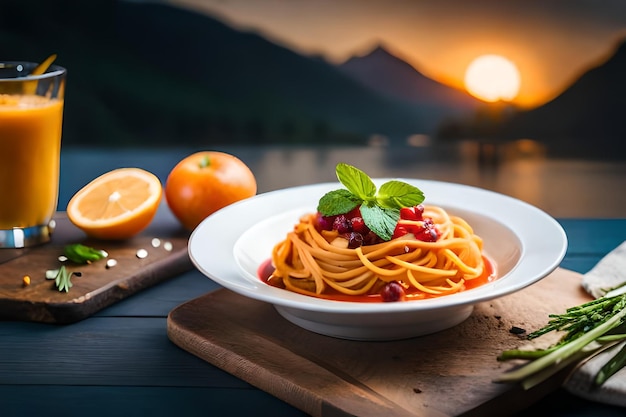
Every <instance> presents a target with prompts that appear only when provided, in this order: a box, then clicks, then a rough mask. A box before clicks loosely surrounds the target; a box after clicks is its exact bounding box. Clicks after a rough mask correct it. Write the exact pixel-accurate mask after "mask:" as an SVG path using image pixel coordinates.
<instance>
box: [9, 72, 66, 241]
mask: <svg viewBox="0 0 626 417" xmlns="http://www.w3.org/2000/svg"><path fill="white" fill-rule="evenodd" d="M36 67H37V64H36V63H30V62H0V248H23V247H28V246H34V245H38V244H42V243H45V242H47V241H49V240H50V236H51V233H52V231H53V229H54V220H53V216H54V213H55V211H56V208H57V199H58V192H59V165H60V156H61V127H62V124H63V100H64V94H65V76H66V70H65V68H62V67H59V66H57V65H51V66H49V67H48V68H47V69H46V71H45V72H44V73H43V74H39V75H33V70H35V68H36ZM36 72H39V71H36Z"/></svg>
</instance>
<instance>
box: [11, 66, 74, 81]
mask: <svg viewBox="0 0 626 417" xmlns="http://www.w3.org/2000/svg"><path fill="white" fill-rule="evenodd" d="M19 65H24V66H27V67H33V68H34V67H36V66H37V65H39V63H38V62H31V61H0V69H4V68H12V67H17V66H19ZM66 73H67V70H66V69H65V68H64V67H62V66H60V65H56V64H52V65H50V66H49V67H48V69H47V70H46V72H44V73H43V74H38V75H32V74H28V75H25V76H21V77H20V76H17V77H11V78H6V77H2V76H0V82H16V81H36V80H45V79H48V78H54V77H58V76H60V75H65V74H66Z"/></svg>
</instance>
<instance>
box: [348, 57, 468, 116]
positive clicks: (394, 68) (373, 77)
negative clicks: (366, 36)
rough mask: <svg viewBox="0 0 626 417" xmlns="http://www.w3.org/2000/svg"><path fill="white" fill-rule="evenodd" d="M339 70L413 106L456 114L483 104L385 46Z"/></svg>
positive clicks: (349, 61)
mask: <svg viewBox="0 0 626 417" xmlns="http://www.w3.org/2000/svg"><path fill="white" fill-rule="evenodd" d="M338 68H339V69H341V70H342V71H343V72H345V73H346V74H348V75H350V76H351V77H352V78H354V79H355V80H357V81H359V82H361V83H362V84H364V85H366V86H368V87H370V88H372V89H373V90H375V91H378V92H379V93H381V94H385V95H387V96H390V97H393V98H396V99H400V100H404V101H407V102H410V103H414V104H421V105H424V106H429V107H432V108H434V109H438V108H439V109H443V110H447V111H452V112H467V111H473V110H475V109H476V107H477V106H478V104H479V102H478V100H477V99H475V98H473V97H472V96H470V95H469V94H467V93H466V92H464V91H461V90H458V89H456V88H453V87H450V86H447V85H444V84H442V83H440V82H437V81H435V80H433V79H431V78H429V77H427V76H425V75H423V74H422V73H421V72H419V71H418V70H416V69H415V68H413V67H412V66H411V65H409V64H408V63H407V62H405V61H404V60H402V59H400V58H398V57H396V56H395V55H393V54H392V53H390V52H389V51H388V50H387V49H385V47H384V46H381V45H379V46H377V47H376V48H374V49H373V50H372V51H371V52H370V53H368V54H366V55H364V56H355V57H352V58H350V59H348V60H347V61H346V62H344V63H342V64H340V65H338Z"/></svg>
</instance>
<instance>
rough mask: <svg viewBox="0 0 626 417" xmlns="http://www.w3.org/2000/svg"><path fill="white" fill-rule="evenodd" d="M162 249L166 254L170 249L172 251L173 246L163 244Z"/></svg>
mask: <svg viewBox="0 0 626 417" xmlns="http://www.w3.org/2000/svg"><path fill="white" fill-rule="evenodd" d="M163 249H165V250H166V251H168V252H171V251H172V249H174V246H173V245H172V242H165V243H164V244H163Z"/></svg>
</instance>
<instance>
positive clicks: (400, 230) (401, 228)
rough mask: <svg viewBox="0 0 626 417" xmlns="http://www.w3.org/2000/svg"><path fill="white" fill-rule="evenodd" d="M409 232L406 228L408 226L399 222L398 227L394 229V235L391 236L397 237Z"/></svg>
mask: <svg viewBox="0 0 626 417" xmlns="http://www.w3.org/2000/svg"><path fill="white" fill-rule="evenodd" d="M407 233H409V231H408V230H407V229H406V227H404V226H402V225H401V224H397V225H396V228H395V229H394V231H393V236H391V238H392V239H396V238H399V237H402V236H404V235H406V234H407Z"/></svg>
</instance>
